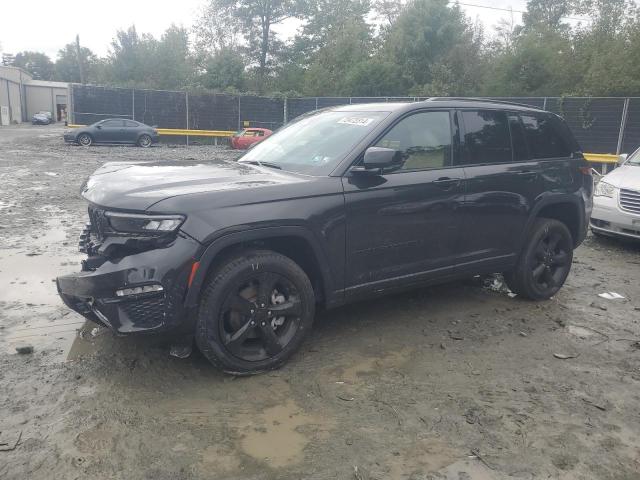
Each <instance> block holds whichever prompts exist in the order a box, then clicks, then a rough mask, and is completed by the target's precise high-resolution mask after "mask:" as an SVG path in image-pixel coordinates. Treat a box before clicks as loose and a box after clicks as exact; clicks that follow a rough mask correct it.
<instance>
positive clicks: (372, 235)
mask: <svg viewBox="0 0 640 480" xmlns="http://www.w3.org/2000/svg"><path fill="white" fill-rule="evenodd" d="M450 115H451V113H450V112H449V111H448V110H447V111H445V110H442V111H432V110H429V111H421V112H417V113H416V112H414V113H412V114H410V115H408V116H406V117H404V118H402V119H401V120H399V121H398V122H397V123H396V124H395V125H394V126H393V127H392V128H391V129H390V130H388V131H387V133H385V134H384V135H383V136H382V137H381V138H380V139H379V140H378V141H376V142H375V143H374V145H375V146H379V147H386V148H393V149H395V150H399V151H401V152H402V154H403V157H404V163H403V165H402V166H401V167H399V168H397V169H395V170H393V171H386V172H382V173H381V174H380V175H376V176H356V175H351V176H349V175H348V176H346V177H344V178H343V184H344V190H345V202H346V214H347V219H346V223H347V239H346V241H347V245H346V246H347V262H346V263H347V265H346V279H347V282H346V283H347V293H348V294H353V295H355V294H357V293H359V292H362V291H367V290H371V289H376V288H383V286H384V284H385V282H387V281H390V280H393V284H394V285H397V284H398V283H411V282H415V281H420V280H423V279H426V278H429V277H432V276H443V275H446V274H448V273H451V272H452V271H453V265H454V264H455V262H456V257H457V255H458V251H457V247H458V241H459V234H460V228H461V226H460V215H459V208H458V207H459V205H460V204H461V202H462V201H463V199H464V192H463V175H464V173H463V169H462V168H460V167H455V166H453V164H452V163H453V153H454V145H455V144H454V143H453V137H452V130H453V129H452V126H451V119H450Z"/></svg>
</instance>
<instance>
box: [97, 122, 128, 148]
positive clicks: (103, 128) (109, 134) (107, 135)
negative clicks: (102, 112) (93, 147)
mask: <svg viewBox="0 0 640 480" xmlns="http://www.w3.org/2000/svg"><path fill="white" fill-rule="evenodd" d="M123 133H124V123H123V121H122V120H116V119H114V120H105V121H104V122H102V123H101V124H100V128H99V129H97V131H96V141H98V142H104V143H117V142H120V141H122V136H123Z"/></svg>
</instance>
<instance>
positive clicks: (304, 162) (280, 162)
mask: <svg viewBox="0 0 640 480" xmlns="http://www.w3.org/2000/svg"><path fill="white" fill-rule="evenodd" d="M388 115H389V112H382V111H381V112H367V111H365V112H358V111H351V110H350V111H343V110H341V109H339V110H326V111H319V112H315V113H312V114H308V115H302V116H301V117H298V119H297V120H294V121H293V122H291V123H289V124H288V125H286V126H285V127H283V128H281V129H280V130H278V131H277V132H275V133H274V134H273V135H270V136H268V137H265V138H264V140H262V141H261V142H259V143H258V144H256V146H255V148H252V149H251V150H249V151H248V152H247V153H246V154H245V155H243V156H242V159H241V160H240V162H259V161H260V162H264V163H272V164H274V165H277V166H279V167H281V168H282V169H283V170H289V171H292V172H299V173H306V174H311V175H325V174H328V173H331V171H333V169H334V168H335V167H336V166H337V165H338V163H339V162H340V161H341V160H343V159H344V157H345V155H347V154H348V153H349V152H350V151H351V150H352V149H353V147H354V146H355V145H357V143H358V142H360V141H361V140H362V139H364V138H365V137H366V136H367V134H369V133H370V132H371V130H373V129H374V128H375V127H376V126H377V125H378V123H379V122H380V121H381V120H382V119H383V118H385V117H386V116H388Z"/></svg>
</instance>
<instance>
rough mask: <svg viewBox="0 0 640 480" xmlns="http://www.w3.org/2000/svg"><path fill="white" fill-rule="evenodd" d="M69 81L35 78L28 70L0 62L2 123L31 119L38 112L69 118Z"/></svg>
mask: <svg viewBox="0 0 640 480" xmlns="http://www.w3.org/2000/svg"><path fill="white" fill-rule="evenodd" d="M68 103H69V84H68V83H64V82H47V81H43V80H34V79H33V78H32V77H31V75H30V74H29V73H28V72H26V71H25V70H23V69H21V68H18V67H5V66H2V65H0V125H9V124H11V123H21V122H30V121H31V117H32V116H33V114H34V113H36V112H42V111H44V112H51V114H52V117H53V120H54V121H62V120H63V119H64V118H66V113H67V105H68Z"/></svg>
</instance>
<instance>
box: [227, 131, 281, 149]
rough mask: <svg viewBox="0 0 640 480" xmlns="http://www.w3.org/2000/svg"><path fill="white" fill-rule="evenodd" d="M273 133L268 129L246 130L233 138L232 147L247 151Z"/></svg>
mask: <svg viewBox="0 0 640 480" xmlns="http://www.w3.org/2000/svg"><path fill="white" fill-rule="evenodd" d="M272 133H273V132H272V131H271V130H269V129H268V128H245V129H244V130H240V131H239V132H238V133H236V134H235V135H234V136H233V137H231V146H232V147H233V148H237V149H239V150H246V149H247V148H249V147H250V146H251V145H253V144H254V143H258V142H261V141H262V140H264V139H265V138H267V137H268V136H269V135H271V134H272Z"/></svg>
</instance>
